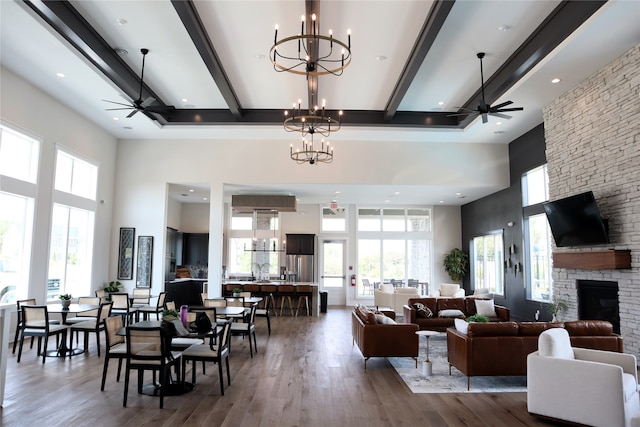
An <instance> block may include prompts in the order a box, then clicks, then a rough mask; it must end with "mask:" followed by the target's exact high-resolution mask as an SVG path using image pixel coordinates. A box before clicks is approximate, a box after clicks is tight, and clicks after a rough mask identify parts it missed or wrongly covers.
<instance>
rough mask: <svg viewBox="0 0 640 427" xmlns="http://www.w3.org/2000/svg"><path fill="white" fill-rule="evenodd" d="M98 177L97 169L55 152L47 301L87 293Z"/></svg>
mask: <svg viewBox="0 0 640 427" xmlns="http://www.w3.org/2000/svg"><path fill="white" fill-rule="evenodd" d="M97 177H98V167H97V166H95V165H93V164H91V163H89V162H87V161H85V160H82V159H80V158H78V157H76V156H73V155H71V154H69V153H67V152H64V151H62V150H60V149H58V150H57V151H56V172H55V183H54V188H55V191H54V195H53V200H54V204H53V209H52V219H51V242H50V249H49V271H48V280H47V299H53V298H56V297H57V296H58V295H60V294H61V293H70V294H72V295H74V296H80V295H86V294H88V293H89V290H90V288H91V261H92V258H93V235H94V217H95V210H96V203H95V201H96V191H97Z"/></svg>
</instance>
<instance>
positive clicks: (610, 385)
mask: <svg viewBox="0 0 640 427" xmlns="http://www.w3.org/2000/svg"><path fill="white" fill-rule="evenodd" d="M527 407H528V410H529V413H530V414H533V415H540V416H543V417H550V418H554V419H558V420H563V421H570V422H572V423H579V424H587V425H592V426H606V427H614V426H620V427H623V426H630V425H633V424H632V423H633V422H636V421H635V420H637V417H640V399H639V397H638V376H637V368H636V357H635V356H634V355H632V354H626V353H616V352H610V351H600V350H589V349H584V348H576V347H571V341H570V339H569V334H568V333H567V331H566V330H565V329H563V328H553V329H549V330H546V331H544V332H543V333H542V334H540V337H539V339H538V351H536V352H533V353H531V354H529V356H528V357H527ZM632 419H633V421H632Z"/></svg>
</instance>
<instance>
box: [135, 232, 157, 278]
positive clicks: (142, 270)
mask: <svg viewBox="0 0 640 427" xmlns="http://www.w3.org/2000/svg"><path fill="white" fill-rule="evenodd" d="M152 260H153V236H139V237H138V269H137V270H136V288H150V287H151V266H152Z"/></svg>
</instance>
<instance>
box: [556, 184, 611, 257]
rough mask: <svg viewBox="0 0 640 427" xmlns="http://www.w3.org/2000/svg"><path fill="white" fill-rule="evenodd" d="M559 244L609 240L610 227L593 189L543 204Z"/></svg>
mask: <svg viewBox="0 0 640 427" xmlns="http://www.w3.org/2000/svg"><path fill="white" fill-rule="evenodd" d="M544 211H545V213H546V214H547V221H549V227H551V234H553V239H554V240H555V242H556V246H558V247H564V246H592V245H601V244H605V243H609V236H608V234H607V227H606V225H605V222H604V221H603V219H602V217H601V216H600V209H598V205H597V203H596V200H595V198H594V197H593V192H591V191H588V192H586V193H582V194H577V195H575V196H571V197H567V198H564V199H560V200H556V201H553V202H547V203H544Z"/></svg>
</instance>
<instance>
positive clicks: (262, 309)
mask: <svg viewBox="0 0 640 427" xmlns="http://www.w3.org/2000/svg"><path fill="white" fill-rule="evenodd" d="M262 301H263V302H264V305H263V306H260V305H258V307H257V308H256V317H266V318H267V331H268V333H269V335H271V301H273V298H268V297H264V299H263V300H262Z"/></svg>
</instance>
